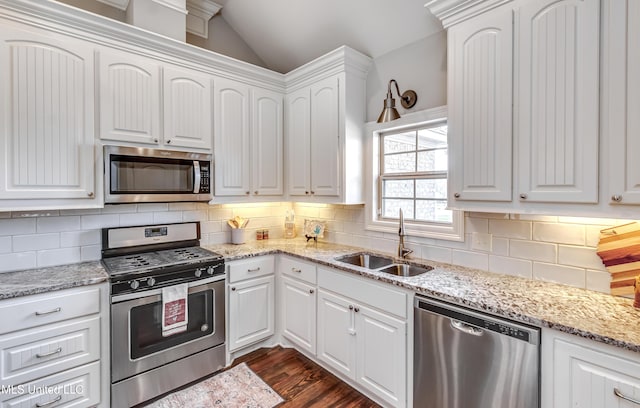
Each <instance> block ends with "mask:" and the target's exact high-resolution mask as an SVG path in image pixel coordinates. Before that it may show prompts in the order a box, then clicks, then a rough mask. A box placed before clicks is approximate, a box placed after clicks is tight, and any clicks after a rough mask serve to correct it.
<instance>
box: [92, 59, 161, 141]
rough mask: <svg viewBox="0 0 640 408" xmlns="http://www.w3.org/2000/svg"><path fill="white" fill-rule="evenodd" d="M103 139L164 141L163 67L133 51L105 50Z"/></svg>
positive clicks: (101, 65)
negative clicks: (161, 111)
mask: <svg viewBox="0 0 640 408" xmlns="http://www.w3.org/2000/svg"><path fill="white" fill-rule="evenodd" d="M99 77H100V79H99V81H100V96H99V98H100V107H99V112H100V138H101V139H109V140H119V141H124V142H132V143H152V144H158V143H159V142H160V67H159V65H158V64H157V63H155V62H153V61H152V60H149V59H145V58H141V57H136V56H135V55H132V54H124V53H115V52H107V51H105V52H101V53H100V55H99Z"/></svg>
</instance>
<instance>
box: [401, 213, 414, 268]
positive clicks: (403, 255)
mask: <svg viewBox="0 0 640 408" xmlns="http://www.w3.org/2000/svg"><path fill="white" fill-rule="evenodd" d="M398 236H399V237H400V240H399V242H398V258H406V257H407V255H409V254H410V253H412V252H413V250H412V249H409V248H405V247H404V216H403V215H402V208H401V209H400V226H399V228H398Z"/></svg>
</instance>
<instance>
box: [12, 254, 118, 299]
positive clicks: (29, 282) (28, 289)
mask: <svg viewBox="0 0 640 408" xmlns="http://www.w3.org/2000/svg"><path fill="white" fill-rule="evenodd" d="M108 279H109V275H108V274H107V272H106V271H105V270H104V268H103V267H102V264H101V263H100V261H92V262H82V263H76V264H70V265H61V266H51V267H47V268H37V269H28V270H25V271H16V272H4V273H0V300H2V299H10V298H15V297H20V296H27V295H35V294H38V293H45V292H51V291H54V290H61V289H69V288H75V287H78V286H87V285H93V284H96V283H101V282H106V281H107V280H108Z"/></svg>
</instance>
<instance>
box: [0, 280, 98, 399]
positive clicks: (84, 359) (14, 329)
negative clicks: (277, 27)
mask: <svg viewBox="0 0 640 408" xmlns="http://www.w3.org/2000/svg"><path fill="white" fill-rule="evenodd" d="M107 298H108V286H107V285H106V284H104V285H94V286H89V287H81V288H73V289H67V290H60V291H55V292H51V293H44V294H38V295H32V296H24V297H19V298H13V299H7V300H3V301H1V302H0V316H3V320H5V322H4V323H5V324H3V325H2V327H0V387H1V388H2V391H3V392H0V407H2V408H9V407H16V408H17V407H20V408H22V407H34V406H36V407H45V406H51V407H58V406H60V407H62V406H64V407H94V406H102V407H108V406H109V375H108V369H109V361H108V359H109V351H108V350H109V347H108V341H109V340H108V326H109V317H108V299H107ZM5 317H6V319H5Z"/></svg>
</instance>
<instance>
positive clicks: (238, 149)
mask: <svg viewBox="0 0 640 408" xmlns="http://www.w3.org/2000/svg"><path fill="white" fill-rule="evenodd" d="M214 90H215V91H214V106H215V109H214V123H215V125H214V126H215V131H214V145H215V148H214V152H215V167H216V171H215V178H216V183H215V195H216V196H258V195H266V196H273V195H281V194H282V193H283V155H284V152H283V129H282V128H283V127H282V121H283V118H282V116H283V115H282V103H283V102H282V99H283V98H282V95H281V94H279V93H277V92H273V91H267V90H264V89H261V88H252V87H250V86H249V85H246V84H244V83H241V82H237V81H232V80H229V79H223V78H220V79H216V80H215V85H214Z"/></svg>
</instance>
